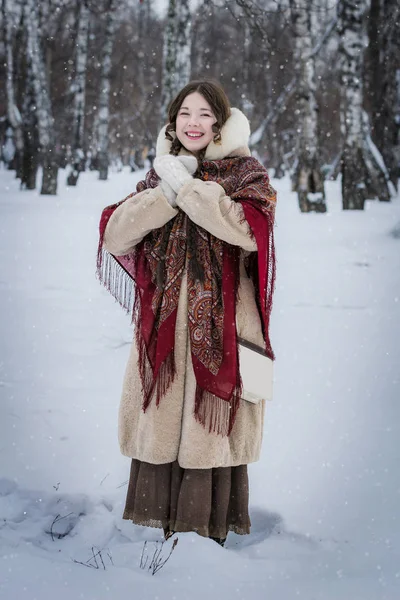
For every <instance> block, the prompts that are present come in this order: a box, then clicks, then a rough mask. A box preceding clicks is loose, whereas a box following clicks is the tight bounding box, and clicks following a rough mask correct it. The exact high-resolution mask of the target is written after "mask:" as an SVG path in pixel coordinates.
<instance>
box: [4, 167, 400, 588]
mask: <svg viewBox="0 0 400 600" xmlns="http://www.w3.org/2000/svg"><path fill="white" fill-rule="evenodd" d="M142 177H143V171H142V172H135V173H133V174H131V173H130V171H129V169H124V171H123V172H122V173H114V172H110V173H109V180H108V181H107V182H104V181H99V180H98V179H97V173H95V172H88V173H82V174H81V176H80V180H79V186H78V187H76V188H68V187H67V186H66V184H65V179H66V172H65V171H60V172H59V187H58V189H59V194H58V196H57V197H48V196H40V195H38V193H37V192H26V191H19V188H18V183H17V181H16V180H15V179H14V174H13V173H12V172H10V171H5V170H3V171H1V172H0V204H1V215H2V219H1V224H0V229H1V237H0V239H1V242H0V305H1V311H2V312H1V314H2V319H1V321H0V323H1V324H0V339H1V354H0V394H1V396H0V397H1V420H0V449H1V453H0V460H1V463H0V474H1V479H0V518H1V521H0V557H1V561H0V597H1V598H4V599H5V600H9V599H11V598H14V597H15V598H23V597H25V598H30V599H32V600H33V599H34V598H40V599H41V600H46V599H47V598H53V597H54V596H56V597H57V599H58V600H72V599H75V598H76V599H79V598H83V599H85V600H87V599H93V600H103V599H105V598H110V596H111V595H113V597H115V598H124V597H134V598H135V599H138V600H142V599H143V600H150V599H151V600H156V599H165V600H174V599H175V600H186V599H187V598H190V599H194V600H204V598H205V597H206V598H217V597H218V598H219V599H220V600H228V599H229V600H231V599H252V600H264V599H265V598H269V599H271V600H278V599H279V600H293V599H294V598H297V597H299V598H306V599H307V600H338V599H339V598H341V599H343V600H378V599H379V600H396V599H398V598H399V597H400V567H399V564H400V562H399V559H400V525H399V506H400V498H399V492H400V470H399V468H398V465H399V462H400V444H399V441H398V440H399V433H400V432H399V423H400V418H399V417H400V403H399V398H400V385H399V360H398V356H399V350H400V348H399V343H398V340H399V339H400V318H399V317H400V279H399V276H398V274H399V272H400V252H399V249H400V248H399V244H400V236H399V233H398V232H399V230H400V198H399V197H398V196H397V197H395V198H393V199H392V201H391V202H381V203H379V202H377V201H367V202H366V204H365V211H343V210H342V209H341V200H340V183H339V182H338V181H328V182H326V196H327V198H326V201H327V206H328V212H327V213H326V214H316V213H312V214H301V213H300V212H299V209H298V204H297V198H296V194H295V193H292V192H291V191H290V181H289V179H282V180H274V181H273V185H274V187H276V189H277V190H278V207H277V226H276V230H275V234H276V247H277V257H278V264H277V285H276V294H275V300H274V309H273V318H272V331H271V338H272V342H273V347H274V350H275V353H276V356H277V360H276V363H275V365H274V375H275V380H274V399H273V401H272V402H269V403H268V405H267V413H266V420H265V434H264V442H263V450H262V457H261V460H260V461H259V462H257V463H255V464H253V465H250V467H249V473H250V510H251V519H252V532H251V534H250V535H249V536H242V537H241V536H236V535H234V534H229V536H228V541H227V545H226V547H225V548H221V547H220V546H218V545H217V544H215V543H214V542H213V541H211V540H208V539H204V538H201V537H200V536H197V535H196V534H195V533H186V534H179V535H178V539H179V541H178V545H177V546H176V548H175V550H174V551H173V553H172V556H171V558H170V559H169V561H168V562H167V563H166V565H165V566H164V567H163V569H161V570H160V571H159V572H158V573H156V575H154V576H152V575H151V573H150V572H148V571H146V570H143V569H140V566H139V563H140V557H141V554H142V550H143V544H144V542H145V541H148V545H147V547H148V549H150V552H151V551H152V550H151V549H152V548H153V546H154V548H155V544H156V542H158V544H159V543H160V539H161V531H160V530H158V529H146V528H142V527H138V526H134V525H133V524H132V523H131V522H128V521H124V520H123V519H122V511H123V506H124V501H125V494H126V484H127V480H128V477H129V459H128V458H126V457H123V456H122V455H121V454H120V452H119V448H118V443H117V411H118V403H119V394H120V390H121V386H122V377H123V372H124V369H125V363H126V360H127V357H128V352H129V344H130V340H131V337H132V333H131V330H130V325H129V317H128V316H126V315H125V314H124V312H123V311H122V310H121V309H120V307H119V306H118V305H117V304H116V303H115V302H114V301H113V299H112V297H111V296H110V295H109V294H108V292H107V291H106V290H105V289H103V288H102V287H101V286H100V285H99V283H98V281H97V280H96V278H95V262H96V250H97V227H98V220H99V215H100V212H101V209H102V208H103V207H104V206H105V205H107V204H109V203H112V202H114V201H116V200H118V199H120V198H123V197H124V196H125V195H127V194H128V193H129V192H130V191H131V190H132V189H134V184H135V182H136V181H137V180H138V179H139V178H142ZM173 539H174V538H173ZM173 539H172V540H169V541H168V542H166V544H165V546H164V549H163V551H162V552H163V555H167V554H168V552H169V551H170V548H171V545H172V543H173ZM99 552H100V553H101V557H102V559H103V562H104V568H103V564H102V563H101V561H100V554H99ZM93 554H95V555H97V560H98V562H97V564H98V567H99V568H95V564H96V563H95V561H94V559H93ZM90 559H92V560H90ZM74 561H76V562H74ZM88 561H89V562H88ZM80 563H86V566H85V564H80ZM90 565H92V566H90Z"/></svg>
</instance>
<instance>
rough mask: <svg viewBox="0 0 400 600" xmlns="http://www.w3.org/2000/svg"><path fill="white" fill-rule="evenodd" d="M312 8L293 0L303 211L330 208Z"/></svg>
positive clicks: (297, 183) (298, 183)
mask: <svg viewBox="0 0 400 600" xmlns="http://www.w3.org/2000/svg"><path fill="white" fill-rule="evenodd" d="M311 11H312V5H310V4H309V2H308V0H296V1H293V2H291V14H292V20H293V24H294V30H295V57H296V66H297V73H298V74H297V79H298V84H297V90H296V109H297V110H296V112H297V115H298V120H297V131H298V148H297V160H296V168H295V171H294V173H293V177H292V189H293V191H296V192H297V194H298V201H299V208H300V211H301V212H310V211H315V212H326V202H325V190H324V178H323V175H322V172H321V169H320V165H319V150H318V109H317V103H316V99H315V64H314V57H313V56H312V47H313V44H312V37H311V31H312V23H311V18H312V15H311Z"/></svg>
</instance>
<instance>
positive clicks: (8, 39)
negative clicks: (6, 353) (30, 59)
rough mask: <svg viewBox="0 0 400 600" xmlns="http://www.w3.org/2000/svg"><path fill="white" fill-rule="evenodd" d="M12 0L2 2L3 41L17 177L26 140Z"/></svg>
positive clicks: (9, 118)
mask: <svg viewBox="0 0 400 600" xmlns="http://www.w3.org/2000/svg"><path fill="white" fill-rule="evenodd" d="M10 4H11V3H10V0H2V5H1V8H2V18H3V39H4V49H5V55H6V61H5V63H6V94H7V118H8V121H9V123H10V125H11V127H12V129H13V132H14V140H15V147H16V161H15V163H16V170H17V176H20V173H21V161H22V155H23V150H24V139H23V134H22V118H21V113H20V111H19V109H18V106H17V102H16V98H15V90H14V54H13V36H12V24H11V14H10Z"/></svg>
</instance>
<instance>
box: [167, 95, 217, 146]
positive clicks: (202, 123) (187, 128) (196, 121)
mask: <svg viewBox="0 0 400 600" xmlns="http://www.w3.org/2000/svg"><path fill="white" fill-rule="evenodd" d="M216 122H217V119H216V118H215V115H214V113H213V111H212V109H211V106H210V105H209V104H208V102H207V100H205V98H203V96H202V95H201V94H199V92H193V93H192V94H189V95H188V96H186V98H185V99H184V101H183V102H182V104H181V107H180V109H179V111H178V115H177V117H176V135H177V137H178V139H179V141H180V142H181V143H182V144H183V145H184V146H185V148H186V149H187V150H189V152H192V153H193V154H195V153H196V152H199V151H200V150H202V149H203V148H205V147H206V146H208V144H209V143H210V142H211V140H212V139H213V137H214V135H215V133H214V132H213V130H212V126H213V125H214V123H216Z"/></svg>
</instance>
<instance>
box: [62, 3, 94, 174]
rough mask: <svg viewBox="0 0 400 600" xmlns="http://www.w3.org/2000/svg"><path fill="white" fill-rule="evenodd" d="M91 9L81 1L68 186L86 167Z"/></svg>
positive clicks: (77, 35)
mask: <svg viewBox="0 0 400 600" xmlns="http://www.w3.org/2000/svg"><path fill="white" fill-rule="evenodd" d="M89 16H90V13H89V9H88V7H87V6H86V2H85V1H84V0H80V3H79V14H78V30H77V34H76V44H75V47H76V56H75V81H74V83H73V87H72V89H73V94H74V116H73V133H72V135H73V139H72V164H71V167H70V173H69V175H68V177H67V185H72V186H74V185H76V184H77V182H78V178H79V173H80V172H81V171H82V170H83V169H84V167H85V152H84V148H83V145H84V144H83V136H84V121H85V89H86V65H87V53H88V40H89Z"/></svg>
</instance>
